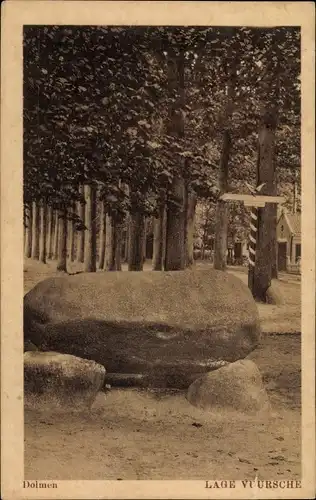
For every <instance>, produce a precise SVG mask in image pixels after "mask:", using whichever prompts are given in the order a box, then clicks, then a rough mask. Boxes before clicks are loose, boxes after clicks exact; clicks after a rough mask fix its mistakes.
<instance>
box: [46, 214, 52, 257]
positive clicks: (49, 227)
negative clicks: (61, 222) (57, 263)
mask: <svg viewBox="0 0 316 500" xmlns="http://www.w3.org/2000/svg"><path fill="white" fill-rule="evenodd" d="M52 257H53V208H52V207H50V206H48V207H47V258H48V259H51V258H52Z"/></svg>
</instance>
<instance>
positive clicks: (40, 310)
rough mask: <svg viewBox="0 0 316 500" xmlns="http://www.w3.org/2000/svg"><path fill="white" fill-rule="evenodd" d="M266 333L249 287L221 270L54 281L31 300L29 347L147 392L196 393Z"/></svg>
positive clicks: (26, 328) (26, 321)
mask: <svg viewBox="0 0 316 500" xmlns="http://www.w3.org/2000/svg"><path fill="white" fill-rule="evenodd" d="M259 335H260V326H259V317H258V311H257V307H256V304H255V301H254V299H253V297H252V295H251V293H250V291H249V289H248V288H247V286H246V285H244V284H243V283H242V281H241V280H239V279H238V278H236V277H235V276H233V275H231V274H228V273H225V272H222V271H216V270H214V269H209V270H193V271H191V270H186V271H173V272H163V271H161V272H160V271H155V272H108V273H101V272H100V273H84V274H83V273H82V274H77V275H72V276H63V277H54V278H49V279H46V280H44V281H42V282H41V283H39V284H38V285H37V286H35V287H34V288H33V289H32V290H31V291H30V292H29V293H28V294H27V295H26V296H25V298H24V339H25V342H26V341H29V342H32V343H33V344H34V345H35V346H37V347H38V349H39V350H40V351H58V352H60V353H65V354H72V355H74V356H78V357H81V358H84V359H90V360H94V361H96V362H97V363H100V364H101V365H103V366H104V367H105V368H106V371H107V374H109V377H111V375H112V377H113V376H114V379H115V376H117V377H118V380H121V381H122V383H123V382H124V380H128V379H130V380H132V382H131V383H132V384H133V380H136V379H137V385H143V386H144V387H147V386H154V387H171V388H188V387H189V385H190V384H191V383H192V382H193V381H194V380H195V379H196V378H198V377H199V376H200V375H201V374H203V373H206V372H209V371H211V370H214V369H217V368H218V367H220V366H223V365H225V362H227V361H228V362H234V361H236V360H238V359H243V358H244V357H246V356H247V355H248V354H249V353H250V352H251V351H252V350H253V349H255V348H256V346H257V345H258V341H259ZM107 376H108V375H107ZM133 377H134V378H133ZM112 385H113V383H112Z"/></svg>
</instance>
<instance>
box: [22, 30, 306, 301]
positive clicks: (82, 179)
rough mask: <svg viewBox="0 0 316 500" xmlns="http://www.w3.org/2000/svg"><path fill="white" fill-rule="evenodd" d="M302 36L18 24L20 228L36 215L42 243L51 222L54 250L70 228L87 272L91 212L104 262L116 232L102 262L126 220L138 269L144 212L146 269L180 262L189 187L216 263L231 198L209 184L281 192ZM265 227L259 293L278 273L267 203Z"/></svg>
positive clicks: (294, 160)
mask: <svg viewBox="0 0 316 500" xmlns="http://www.w3.org/2000/svg"><path fill="white" fill-rule="evenodd" d="M299 36H300V35H299V30H297V29H293V28H274V29H250V28H233V27H232V28H214V27H212V28H209V27H207V28H203V27H201V28H196V27H186V28H183V27H163V28H161V27H150V28H149V27H146V28H143V27H138V28H127V27H82V26H81V27H74V26H71V27H70V26H62V27H61V26H47V27H45V26H40V27H38V26H37V27H25V28H24V207H25V221H26V225H27V226H28V230H27V235H26V241H30V239H31V238H30V236H29V233H30V232H31V231H30V228H31V227H33V229H34V231H35V228H36V227H37V225H38V222H37V219H38V218H39V219H40V221H41V222H40V224H41V227H42V231H41V233H42V235H44V234H46V233H47V235H48V239H47V242H48V243H49V244H48V248H49V249H48V253H49V252H50V247H49V245H51V241H52V236H51V235H52V231H53V229H52V227H53V226H54V222H50V221H55V227H57V226H58V228H59V229H58V232H57V231H55V234H57V235H58V238H57V237H55V242H56V241H58V240H59V249H60V251H59V258H60V259H61V256H62V255H63V256H65V255H67V249H65V248H66V246H67V245H66V243H67V228H68V230H70V235H71V234H72V232H73V229H71V228H75V229H76V230H77V231H78V234H79V235H81V236H79V239H80V241H81V247H80V248H84V253H85V256H84V260H85V269H86V270H90V271H94V270H95V269H96V248H97V247H96V233H97V231H96V224H97V223H96V221H97V220H99V225H98V228H99V234H100V244H99V247H100V252H99V253H100V257H101V261H102V259H103V257H102V255H103V247H104V248H105V249H106V245H104V243H103V240H104V241H105V240H106V238H108V241H109V240H110V239H111V241H112V243H111V245H110V246H111V248H112V250H111V252H109V254H111V255H112V257H111V259H112V261H113V259H114V261H115V259H116V261H115V262H114V263H113V262H112V263H113V266H109V267H108V268H109V269H110V268H111V269H119V268H120V265H119V255H121V254H122V252H121V250H120V248H121V247H122V238H123V236H122V234H127V233H128V241H129V243H128V245H125V246H126V247H128V248H129V251H128V255H129V257H128V260H129V269H136V270H140V269H142V261H143V247H144V244H143V241H144V231H145V229H144V228H145V221H146V219H148V218H154V220H155V224H154V235H155V238H154V239H155V244H154V248H155V258H156V259H157V261H156V262H155V264H154V268H155V269H161V268H164V269H166V270H176V269H183V268H184V267H185V266H187V265H190V264H191V263H192V248H193V245H192V239H193V236H192V235H193V225H194V213H195V206H196V203H197V200H208V201H209V200H211V201H213V202H216V203H217V212H216V216H215V218H216V227H217V229H216V243H215V267H217V268H219V269H225V265H226V249H227V233H228V207H227V205H226V204H225V203H224V202H221V201H220V200H219V199H218V196H219V195H220V194H221V193H223V192H225V191H231V190H242V191H244V187H243V183H244V181H245V180H246V179H247V181H248V182H249V181H250V182H253V183H255V182H259V183H261V182H265V188H264V193H265V194H271V195H272V194H276V191H277V181H278V180H279V181H281V182H282V181H284V180H288V179H289V178H290V177H293V178H294V176H295V175H296V173H295V172H297V171H298V169H299V167H300V83H299V75H300V40H299ZM37 213H39V214H40V215H36V214H37ZM52 214H54V216H53V215H52ZM56 214H57V215H56ZM83 214H84V215H83ZM31 218H32V224H31V223H30V221H31ZM98 218H99V219H98ZM57 220H58V224H57V222H56V221H57ZM104 221H107V222H104ZM45 226H47V229H44V228H45ZM126 228H128V231H127V229H126ZM260 228H261V229H260V231H259V247H258V269H259V270H260V269H261V270H260V273H261V275H262V269H263V268H265V276H266V279H265V280H262V276H261V278H260V280H259V279H256V278H255V281H256V282H257V290H254V294H255V295H256V296H258V297H259V298H263V295H264V294H265V290H266V289H267V284H268V282H269V280H270V279H271V276H272V275H273V273H275V272H276V266H273V262H275V260H276V258H275V250H274V249H275V246H276V245H275V230H276V207H271V208H265V209H264V210H262V211H261V213H260ZM34 231H33V232H34ZM34 234H35V233H34ZM83 235H84V236H83ZM109 235H111V237H110V236H109ZM35 239H36V238H35ZM72 239H73V238H72V237H70V240H69V241H70V254H71V253H72V250H71V249H72V243H71V241H72ZM83 239H84V240H85V241H84V245H83V243H82V241H83ZM41 241H42V244H41V246H42V247H43V248H44V246H45V242H44V238H43V237H42V239H41ZM260 242H261V244H260ZM36 245H37V243H36V244H35V247H36ZM79 246H80V245H79ZM108 246H109V245H108ZM260 248H261V249H262V251H261V250H260ZM267 249H268V251H267ZM32 252H33V249H31V254H32ZM104 252H105V253H106V250H104ZM29 253H30V250H29V247H28V248H27V254H29ZM79 253H80V252H79ZM33 254H34V253H33ZM35 254H36V251H35ZM35 254H34V255H35ZM113 255H114V256H116V257H113ZM63 259H64V260H63V264H62V263H60V264H59V267H64V262H65V258H64V257H63ZM111 259H110V260H111ZM259 281H260V283H259Z"/></svg>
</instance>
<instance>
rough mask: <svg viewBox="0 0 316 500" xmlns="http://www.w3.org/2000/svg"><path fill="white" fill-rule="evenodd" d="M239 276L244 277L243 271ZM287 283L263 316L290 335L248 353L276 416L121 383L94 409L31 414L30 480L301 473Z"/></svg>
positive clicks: (292, 285) (37, 269) (29, 268)
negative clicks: (209, 408) (209, 405)
mask: <svg viewBox="0 0 316 500" xmlns="http://www.w3.org/2000/svg"><path fill="white" fill-rule="evenodd" d="M25 271H26V272H25V275H24V276H25V292H26V291H28V290H29V289H31V288H32V287H33V286H34V285H35V284H36V283H37V282H38V281H40V280H42V279H44V278H45V277H47V276H51V275H52V274H55V271H54V265H53V264H52V263H50V264H49V265H46V266H45V265H41V264H39V263H38V262H36V263H34V262H32V261H30V260H28V262H27V263H26V268H25ZM71 271H72V272H75V271H76V269H74V270H71ZM233 272H234V273H235V272H237V274H238V275H239V276H240V277H241V279H245V275H244V272H243V271H242V270H241V271H236V270H235V271H233ZM282 281H284V296H285V298H286V304H285V305H284V306H281V307H278V308H277V307H275V306H265V305H262V306H261V305H260V306H261V307H260V308H259V314H260V317H261V319H262V321H263V322H264V321H265V318H266V320H267V319H269V322H270V325H272V329H271V331H272V332H275V331H279V332H280V333H283V335H280V334H279V335H271V334H270V335H268V334H265V335H264V336H263V339H262V342H261V345H260V347H259V348H258V349H256V351H254V352H253V353H252V354H251V355H250V356H249V358H250V359H252V360H253V361H255V363H256V364H257V365H258V367H259V369H260V371H261V373H262V376H263V380H264V383H265V385H266V388H267V390H268V393H269V395H270V398H271V403H272V407H273V412H272V414H271V415H269V416H261V417H249V416H244V415H240V414H237V413H230V412H227V411H225V412H224V411H222V412H221V413H215V412H214V413H211V412H209V413H208V412H202V411H200V410H198V409H197V408H194V407H193V406H191V405H190V404H189V403H188V402H187V400H186V399H185V393H183V392H180V391H177V392H166V391H164V392H161V391H141V390H137V389H135V390H133V389H126V390H123V389H116V390H114V389H113V390H111V391H110V392H109V393H107V394H104V393H100V394H99V395H98V398H97V400H96V403H95V405H94V407H93V409H92V411H91V412H90V413H87V414H80V415H69V414H68V415H61V414H60V415H51V414H45V413H37V412H34V411H28V412H26V413H25V478H26V479H44V478H45V479H56V480H57V479H60V480H63V479H64V480H66V479H69V480H70V479H95V480H96V479H99V480H105V479H203V480H205V479H212V478H213V479H214V478H223V479H225V478H227V479H251V478H252V479H253V478H255V477H256V476H257V477H258V478H260V479H261V478H263V479H274V478H275V479H281V478H290V479H295V478H299V477H300V473H301V471H300V430H301V423H300V419H301V414H300V394H301V391H300V373H301V360H300V355H301V352H300V335H299V334H292V335H289V334H285V333H286V332H289V331H295V328H294V330H293V325H292V329H288V328H287V327H288V322H287V319H286V316H285V309H287V314H289V311H291V314H293V311H294V312H295V314H294V316H295V317H296V318H297V325H298V328H299V310H300V305H299V296H300V286H299V285H300V283H299V281H298V280H297V279H296V278H295V277H288V276H284V277H281V282H282ZM289 306H291V307H289ZM265 308H267V309H265ZM262 311H264V312H262ZM273 311H274V312H273ZM280 324H281V327H280ZM296 331H299V329H298V330H296Z"/></svg>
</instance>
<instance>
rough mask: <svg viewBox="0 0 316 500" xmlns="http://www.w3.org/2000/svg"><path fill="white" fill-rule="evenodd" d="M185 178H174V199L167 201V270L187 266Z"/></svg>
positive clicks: (165, 266) (176, 269)
mask: <svg viewBox="0 0 316 500" xmlns="http://www.w3.org/2000/svg"><path fill="white" fill-rule="evenodd" d="M184 191H185V186H184V180H183V179H182V178H180V177H179V178H176V179H174V180H173V185H172V194H173V200H168V202H167V223H166V255H165V264H164V268H165V271H179V270H181V269H184V267H185V252H184V225H185V215H184V203H183V202H184Z"/></svg>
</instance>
